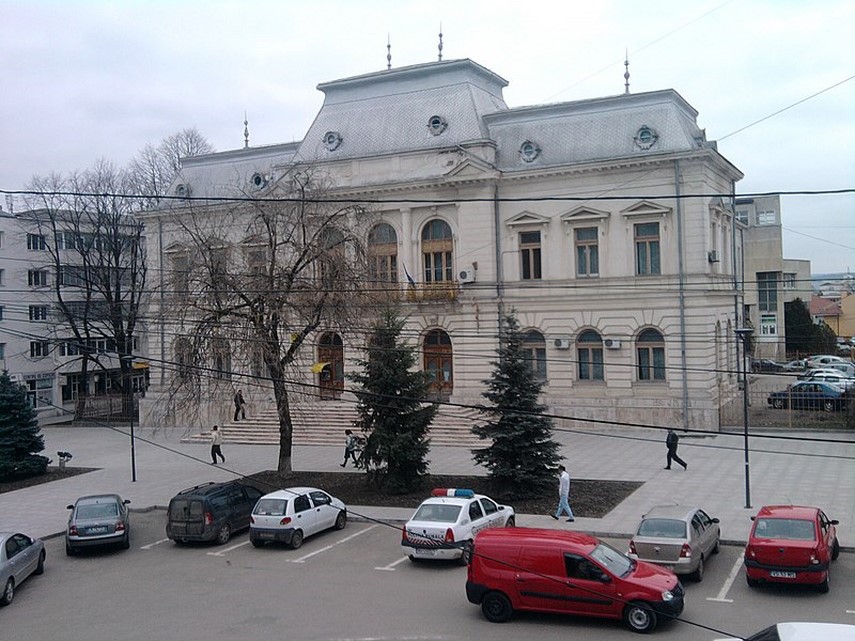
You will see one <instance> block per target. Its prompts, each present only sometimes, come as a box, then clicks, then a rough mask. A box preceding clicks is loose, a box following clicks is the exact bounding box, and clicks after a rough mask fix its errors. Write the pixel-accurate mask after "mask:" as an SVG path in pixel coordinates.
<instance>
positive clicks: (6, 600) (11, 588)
mask: <svg viewBox="0 0 855 641" xmlns="http://www.w3.org/2000/svg"><path fill="white" fill-rule="evenodd" d="M14 598H15V581H14V580H13V579H12V577H9V580H8V581H6V587H5V588H3V594H2V596H0V605H9V604H10V603H11V602H12V599H14Z"/></svg>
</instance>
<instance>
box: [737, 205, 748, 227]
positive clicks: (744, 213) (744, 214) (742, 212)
mask: <svg viewBox="0 0 855 641" xmlns="http://www.w3.org/2000/svg"><path fill="white" fill-rule="evenodd" d="M736 220H738V221H739V222H740V223H742V224H743V225H747V224H748V210H747V209H737V210H736Z"/></svg>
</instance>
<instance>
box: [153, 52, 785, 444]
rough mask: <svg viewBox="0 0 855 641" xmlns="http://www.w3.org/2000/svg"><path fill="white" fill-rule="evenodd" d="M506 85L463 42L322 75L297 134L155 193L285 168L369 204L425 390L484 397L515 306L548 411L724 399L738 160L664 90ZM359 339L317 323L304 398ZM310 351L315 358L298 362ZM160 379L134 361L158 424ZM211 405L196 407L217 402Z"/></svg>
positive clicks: (606, 411) (574, 415)
mask: <svg viewBox="0 0 855 641" xmlns="http://www.w3.org/2000/svg"><path fill="white" fill-rule="evenodd" d="M506 85H507V81H506V80H504V79H503V78H502V77H500V76H499V75H497V74H496V73H494V72H492V71H490V70H489V69H486V68H484V67H482V66H480V65H478V64H477V63H475V62H473V61H471V60H468V59H464V60H450V61H441V62H433V63H428V64H420V65H414V66H410V67H404V68H400V69H388V70H385V71H380V72H376V73H369V74H365V75H362V76H356V77H352V78H345V79H342V80H335V81H332V82H326V83H322V84H320V85H318V89H319V90H320V91H322V92H323V93H324V103H323V106H322V107H321V109H320V111H319V112H318V114H317V116H316V118H315V120H314V122H313V123H312V125H311V126H310V127H309V130H308V131H307V132H306V135H305V137H304V138H303V140H302V141H299V142H296V143H290V144H283V145H276V146H271V147H263V148H258V149H255V148H251V147H247V148H245V149H238V150H234V151H227V152H222V153H216V154H210V155H207V156H200V157H195V158H190V159H187V160H186V162H185V163H184V167H183V171H182V174H181V176H180V177H179V178H178V180H177V181H176V183H175V184H174V185H173V187H172V193H173V194H174V195H175V196H180V197H190V198H194V199H195V198H201V199H204V198H211V197H232V196H235V195H241V194H243V195H247V194H249V195H252V194H253V193H259V194H263V193H264V190H265V189H266V188H268V187H269V186H271V185H275V184H276V181H277V180H279V179H280V178H281V177H282V176H283V175H285V174H286V173H287V172H288V171H289V170H290V169H291V167H293V166H294V165H295V164H300V165H309V166H312V167H314V168H315V169H316V170H318V171H322V172H324V173H325V174H326V175H328V176H329V177H330V180H331V181H332V184H333V185H334V187H333V192H332V193H333V194H334V195H335V197H337V198H342V199H348V200H352V201H354V202H370V203H371V209H372V212H373V216H372V219H371V224H372V225H376V226H375V227H374V229H373V232H372V234H371V235H370V241H369V242H371V243H372V244H371V245H370V246H369V248H368V249H369V252H370V253H371V254H372V256H374V257H375V259H376V260H377V261H379V263H380V264H382V265H384V266H385V267H384V269H385V270H386V273H387V275H388V280H389V281H390V282H397V283H401V284H402V285H401V291H402V298H403V300H404V301H405V307H406V313H407V314H408V315H409V317H408V318H409V320H408V327H409V330H410V331H411V335H413V336H417V337H418V338H417V342H418V345H419V347H420V349H421V350H422V353H423V361H422V366H423V368H424V369H425V370H426V371H429V372H431V373H432V374H433V381H434V383H433V388H434V389H433V391H434V393H435V395H436V397H438V398H442V399H448V400H450V401H452V402H455V403H461V404H480V403H482V402H483V399H482V396H481V394H482V392H483V390H484V386H483V382H482V381H483V380H484V379H486V378H488V377H489V375H490V373H491V371H492V365H491V361H493V360H495V358H496V348H497V345H498V326H499V320H498V319H499V317H500V316H501V315H503V314H504V313H507V312H510V311H511V310H514V311H515V312H516V314H517V317H518V319H519V321H520V323H521V325H522V327H523V328H524V329H525V330H526V331H527V332H528V334H527V336H528V341H529V345H530V348H531V354H532V360H533V363H534V367H535V368H536V370H537V372H538V374H539V375H540V376H541V377H543V379H544V381H545V382H546V385H545V388H544V402H545V403H546V404H547V405H548V406H549V411H550V412H551V413H553V414H556V415H560V416H563V417H567V418H566V419H565V420H566V423H564V424H565V425H572V424H575V423H579V424H587V425H589V424H590V422H591V421H594V422H596V421H602V422H604V424H606V425H607V424H610V423H637V424H655V425H674V426H680V427H697V428H702V429H711V428H715V427H717V426H718V425H719V423H720V416H721V413H722V411H723V409H724V408H726V407H727V406H728V405H729V404H731V403H732V402H733V401H734V400H739V394H738V392H737V372H736V370H737V365H736V362H737V359H736V347H735V346H736V338H735V334H734V329H735V328H737V327H740V326H741V324H742V317H741V315H742V313H743V300H742V289H741V288H742V282H741V278H742V272H741V267H742V264H743V259H744V258H745V257H744V256H743V250H742V234H741V233H737V231H739V229H744V228H743V227H741V226H740V225H739V223H738V222H736V221H735V218H734V214H735V210H734V207H733V199H732V194H733V193H734V191H735V183H736V182H737V181H738V180H740V179H741V178H742V174H741V172H740V171H739V170H738V169H737V168H736V167H734V166H733V165H732V164H731V163H730V162H729V161H728V160H727V159H726V158H724V157H723V156H722V155H721V154H720V153H719V152H718V150H717V148H716V144H715V142H713V141H710V140H707V137H706V133H705V131H704V130H703V129H702V128H701V127H700V126H699V124H698V112H697V111H696V110H695V109H694V108H693V107H692V106H691V105H690V104H689V103H688V102H687V101H686V100H685V99H684V98H683V97H682V96H680V94H678V93H677V92H676V91H674V90H672V89H665V90H661V91H651V92H645V93H639V94H632V93H629V92H625V93H622V94H618V95H614V96H607V97H602V98H593V99H590V100H578V101H572V102H564V103H558V104H549V105H537V106H523V107H509V106H508V105H507V104H506V103H505V100H504V97H503V93H502V92H503V89H504V87H505V86H506ZM171 215H172V214H171V213H168V212H166V211H158V210H155V211H151V212H148V213H146V214H144V215H143V219H144V221H145V224H146V234H147V246H148V255H149V257H150V260H151V261H152V263H151V265H150V271H151V273H160V274H166V273H170V271H171V270H173V269H174V266H173V265H172V264H171V263H170V260H172V258H171V257H170V248H172V247H175V246H178V245H180V244H181V242H182V238H181V232H180V231H179V230H178V228H177V227H176V226H175V225H173V224H171V223H170V219H169V217H170V216H171ZM242 240H243V239H241V238H240V237H239V236H235V237H233V238H231V239H229V242H233V243H236V244H237V243H240V242H241V241H242ZM777 271H778V272H780V271H781V270H780V269H778V270H777ZM410 278H411V279H412V281H413V286H410V285H409V284H408V280H409V279H410ZM154 281H155V279H151V282H152V285H153V287H157V283H156V282H154ZM161 286H162V287H166V284H165V283H163V282H162V283H161ZM437 292H440V293H441V295H437ZM166 300H167V298H166V297H164V298H162V299H161V301H162V302H165V301H166ZM153 301H154V304H155V305H154V307H153V309H152V311H151V313H150V314H149V315H150V317H151V318H152V322H153V323H155V324H154V325H152V327H151V331H150V341H151V343H150V346H151V354H152V356H154V357H157V356H158V355H160V359H161V360H162V361H163V362H164V363H166V362H170V361H171V362H175V361H176V360H177V357H176V346H175V340H176V339H175V337H176V335H177V334H178V333H180V328H176V327H174V326H173V325H174V318H172V319H171V318H170V314H169V310H168V306H167V305H165V304H160V305H159V306H158V301H159V298H158V295H157V294H155V296H154V298H153ZM776 311H777V307H776ZM157 319H160V321H157ZM158 322H159V325H158V324H157V323H158ZM363 344H364V337H355V336H340V335H329V333H325V332H319V333H318V336H317V337H316V339H315V342H314V345H313V346H312V349H311V350H310V351H309V352H307V354H306V355H305V363H304V368H303V371H304V380H305V381H306V382H308V383H312V384H316V385H318V387H319V393H318V394H317V399H316V400H317V403H318V409H317V411H318V412H322V411H323V403H322V402H321V401H322V400H323V399H324V398H329V397H330V394H329V393H328V391H329V390H333V391H334V392H336V393H334V394H332V396H333V397H335V396H337V395H340V394H341V393H342V390H344V392H343V393H344V394H346V388H347V383H346V379H345V378H344V376H345V374H346V373H347V371H349V370H351V368H352V367H354V366H355V365H354V360H355V359H356V358H358V357H360V356H361V355H362V352H361V347H362V345H363ZM318 362H326V363H331V364H332V366H331V367H329V368H326V369H325V370H324V371H317V372H313V371H312V367H311V366H312V364H314V363H318ZM233 369H235V370H236V371H237V374H236V376H238V377H239V374H240V372H241V371H245V368H243V369H242V366H241V365H240V364H239V363H237V362H233ZM171 375H172V370H171V368H167V367H164V368H162V369H160V370H157V369H153V371H152V377H151V384H152V387H151V389H150V390H149V394H148V396H147V399H146V402H145V404H144V405H145V407H141V412H143V414H144V417H143V420H144V421H146V420H147V421H148V422H157V421H159V420H163V416H158V407H163V406H164V404H163V403H162V402H161V401H162V400H163V397H162V396H160V397H159V396H158V395H159V394H160V395H163V394H165V390H166V388H167V387H168V384H169V378H170V376H171ZM234 384H235V386H239V385H240V382H239V378H238V380H237V381H235V383H234ZM325 390H327V393H325ZM263 396H264V395H261V396H260V397H259V401H258V402H263V401H264V398H263ZM159 399H160V400H159ZM212 403H216V401H214V400H212ZM219 405H220V406H221V407H220V408H219V409H216V408H214V409H213V410H210V411H202V412H199V413H198V414H196V416H195V419H196V420H198V422H199V424H200V425H205V421H208V420H216V418H217V416H219V417H220V419H221V420H222V418H224V415H225V414H227V413H228V411H229V408H228V402H227V400H226V401H223V400H222V399H220V401H219ZM218 413H219V414H218ZM146 417H148V418H146Z"/></svg>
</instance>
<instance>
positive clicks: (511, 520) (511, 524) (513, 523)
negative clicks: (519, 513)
mask: <svg viewBox="0 0 855 641" xmlns="http://www.w3.org/2000/svg"><path fill="white" fill-rule="evenodd" d="M516 526H517V520H516V519H515V518H514V517H511V518H509V519H508V522H507V523H505V527H516Z"/></svg>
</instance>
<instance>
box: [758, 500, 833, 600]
mask: <svg viewBox="0 0 855 641" xmlns="http://www.w3.org/2000/svg"><path fill="white" fill-rule="evenodd" d="M751 520H752V521H754V524H753V525H752V526H751V533H750V534H749V536H748V545H747V546H746V547H745V577H746V580H747V581H748V585H749V586H751V587H757V586H758V585H760V584H761V583H765V582H770V583H801V584H808V585H815V586H816V588H817V590H818V591H819V592H828V575H829V570H830V564H831V561H834V560H836V559H837V557H838V556H840V543H839V542H838V541H837V529H836V528H835V526H836V525H837V521H836V520H832V519H829V518H828V517H827V516H826V515H825V513H824V512H823V511H822V510H821V509H819V508H817V507H806V506H800V505H767V506H764V507H762V508H760V511H759V512H758V513H757V515H756V516H753V517H751Z"/></svg>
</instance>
